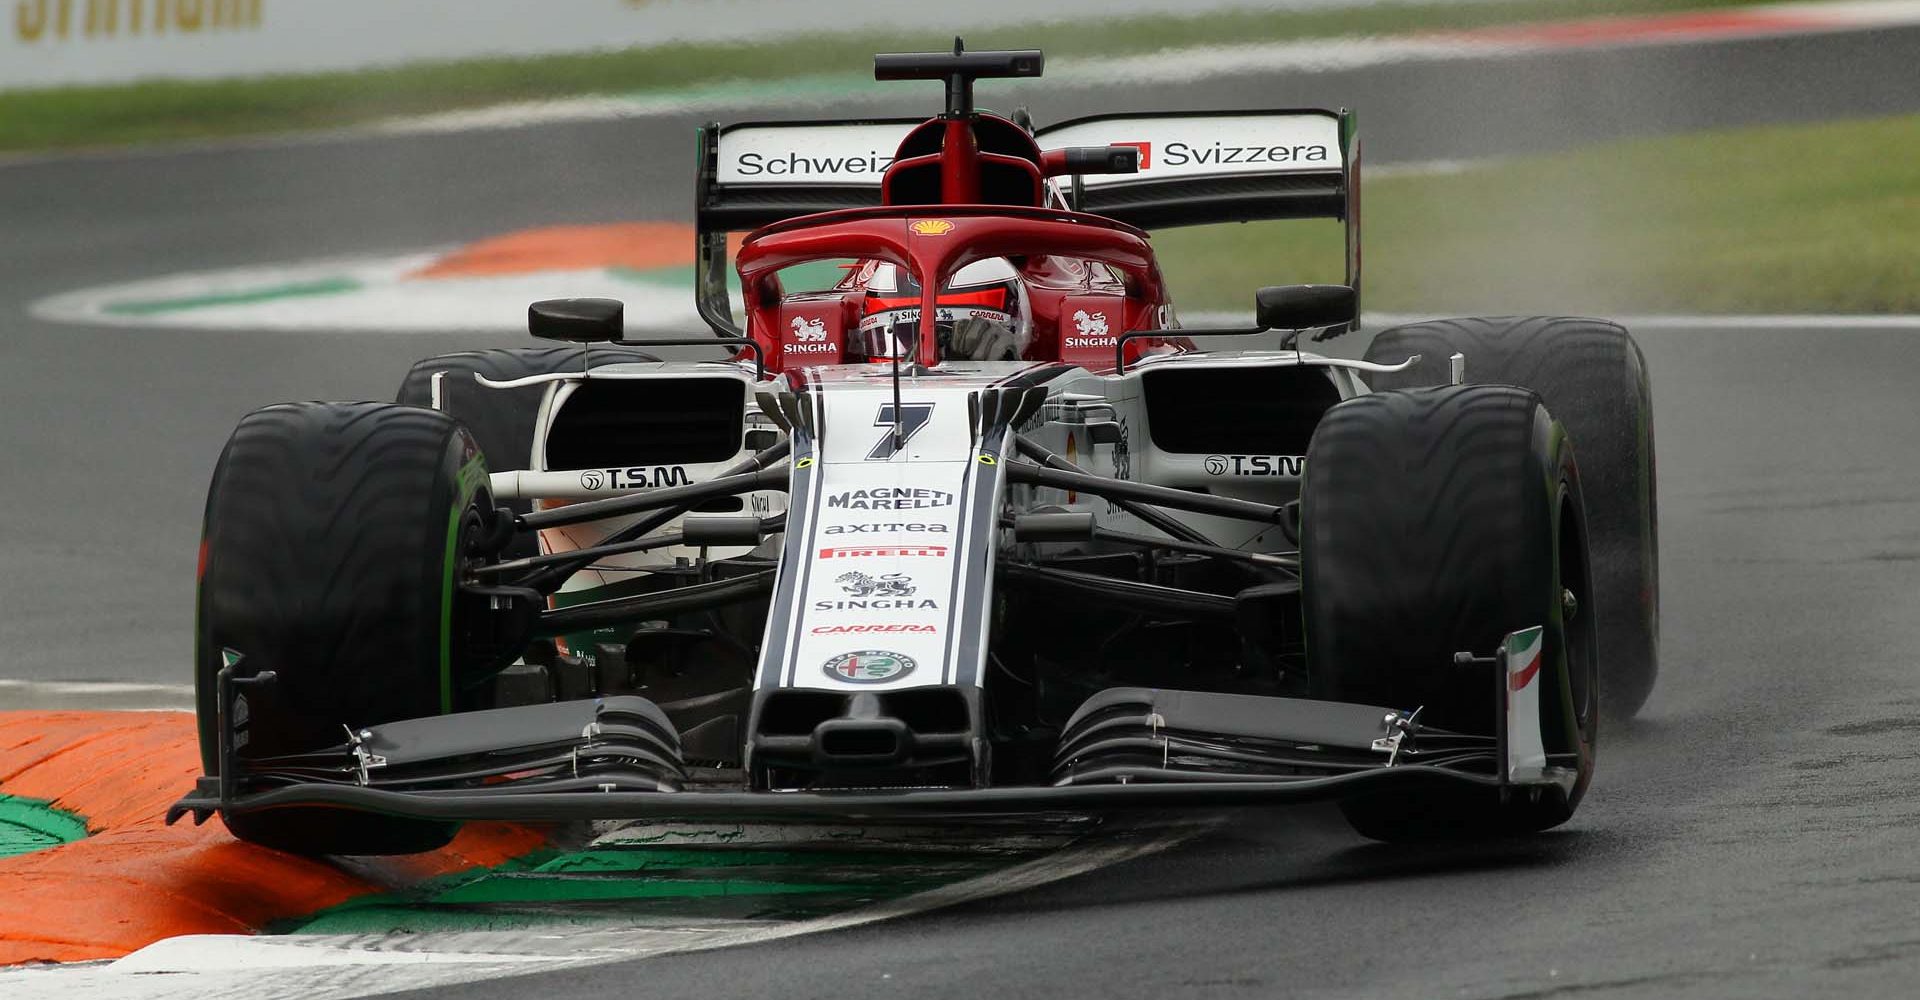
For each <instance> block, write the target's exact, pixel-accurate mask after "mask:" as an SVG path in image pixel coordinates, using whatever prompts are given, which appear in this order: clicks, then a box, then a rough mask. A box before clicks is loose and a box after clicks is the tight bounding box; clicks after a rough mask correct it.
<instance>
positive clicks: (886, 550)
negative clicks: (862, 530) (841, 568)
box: [820, 545, 947, 559]
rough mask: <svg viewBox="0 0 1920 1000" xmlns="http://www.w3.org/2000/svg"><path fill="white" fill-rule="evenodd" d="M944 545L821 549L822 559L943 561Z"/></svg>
mask: <svg viewBox="0 0 1920 1000" xmlns="http://www.w3.org/2000/svg"><path fill="white" fill-rule="evenodd" d="M946 555H947V547H946V546H944V545H880V546H875V547H873V548H864V549H821V550H820V558H822V559H859V558H861V557H863V556H895V557H898V556H934V557H936V558H941V559H944V558H946Z"/></svg>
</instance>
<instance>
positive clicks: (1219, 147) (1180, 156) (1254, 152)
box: [1141, 142, 1333, 169]
mask: <svg viewBox="0 0 1920 1000" xmlns="http://www.w3.org/2000/svg"><path fill="white" fill-rule="evenodd" d="M1164 154H1165V155H1163V156H1162V157H1161V159H1162V160H1163V161H1165V163H1166V164H1167V166H1169V167H1183V166H1186V165H1187V164H1189V163H1191V164H1194V165H1197V166H1227V165H1231V164H1240V163H1329V162H1332V160H1333V150H1331V149H1329V148H1327V147H1326V146H1321V145H1313V146H1228V145H1224V144H1222V143H1218V142H1216V143H1214V144H1213V145H1211V146H1189V145H1187V144H1186V143H1184V142H1170V143H1167V148H1166V150H1165V151H1164ZM1145 167H1146V164H1144V163H1143V164H1141V168H1142V169H1145Z"/></svg>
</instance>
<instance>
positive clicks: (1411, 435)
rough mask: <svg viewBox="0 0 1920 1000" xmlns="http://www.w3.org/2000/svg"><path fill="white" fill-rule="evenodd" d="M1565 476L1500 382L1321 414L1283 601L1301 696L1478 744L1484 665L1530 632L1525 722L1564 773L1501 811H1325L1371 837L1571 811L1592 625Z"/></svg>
mask: <svg viewBox="0 0 1920 1000" xmlns="http://www.w3.org/2000/svg"><path fill="white" fill-rule="evenodd" d="M1580 486H1581V484H1580V474H1579V472H1578V470H1577V468H1576V466H1575V465H1574V460H1573V450H1572V447H1571V445H1570V444H1569V442H1568V440H1567V437H1566V434H1565V432H1564V431H1563V430H1562V428H1561V426H1560V425H1559V424H1558V423H1557V422H1555V421H1554V420H1553V418H1552V417H1550V416H1549V415H1548V413H1547V411H1546V408H1545V407H1544V406H1542V405H1541V403H1540V398H1539V397H1538V396H1536V395H1535V394H1533V393H1532V392H1529V391H1527V390H1524V389H1518V388H1514V387H1511V386H1445V387H1440V388H1434V389H1417V390H1409V391H1404V392H1379V393H1373V394H1369V395H1363V396H1358V397H1355V398H1353V399H1350V400H1348V401H1347V402H1344V403H1341V404H1340V405H1338V406H1335V407H1334V408H1332V409H1331V410H1329V411H1327V415H1326V417H1325V418H1323V419H1322V421H1321V423H1320V426H1319V427H1318V428H1317V429H1316V430H1315V432H1314V436H1313V441H1312V444H1311V445H1310V446H1309V448H1308V452H1307V474H1306V477H1305V479H1304V481H1303V483H1302V488H1301V512H1300V514H1301V528H1300V531H1301V537H1300V560H1301V598H1302V611H1303V614H1304V617H1305V623H1306V647H1307V668H1308V672H1309V674H1310V676H1311V678H1312V683H1313V688H1314V691H1315V694H1316V696H1317V697H1322V698H1328V699H1332V700H1337V701H1347V702H1359V703H1364V704H1372V705H1383V706H1388V707H1392V708H1396V709H1400V710H1403V711H1410V710H1413V709H1416V708H1419V709H1421V710H1422V711H1421V715H1420V718H1421V720H1422V722H1424V723H1425V724H1427V725H1431V726H1437V727H1440V728H1443V729H1449V730H1454V731H1457V732H1463V733H1476V734H1492V733H1494V732H1495V729H1496V726H1497V725H1498V719H1497V715H1498V713H1497V711H1496V709H1495V706H1494V691H1495V688H1494V687H1493V685H1494V683H1495V681H1494V678H1493V677H1492V676H1491V675H1490V674H1488V673H1487V672H1486V671H1487V669H1488V668H1485V667H1477V668H1465V669H1463V668H1461V667H1458V666H1456V665H1455V664H1454V663H1453V655H1454V653H1456V652H1459V651H1463V650H1465V651H1472V652H1474V653H1478V654H1482V655H1485V654H1488V653H1491V652H1493V651H1494V650H1495V649H1497V648H1498V647H1499V645H1500V643H1501V641H1502V639H1503V638H1504V637H1505V635H1506V634H1507V633H1509V632H1513V631H1516V630H1519V629H1524V628H1528V627H1531V626H1535V625H1542V626H1545V628H1546V640H1545V642H1546V645H1545V650H1544V654H1543V662H1544V663H1545V664H1547V665H1549V666H1550V667H1551V668H1552V669H1553V671H1554V673H1553V675H1552V678H1551V679H1550V680H1549V681H1548V682H1547V683H1546V684H1545V685H1544V686H1543V688H1542V699H1543V702H1542V707H1541V717H1542V719H1543V729H1544V731H1545V732H1544V735H1545V742H1546V746H1547V749H1548V752H1549V753H1550V754H1563V755H1570V756H1568V757H1563V758H1561V760H1562V762H1563V763H1564V762H1568V761H1577V772H1578V781H1577V783H1576V784H1575V787H1574V789H1573V791H1572V792H1571V794H1568V795H1564V796H1562V795H1558V794H1552V793H1549V794H1545V795H1542V796H1541V797H1539V798H1538V799H1537V800H1535V799H1529V798H1525V797H1522V796H1514V797H1512V798H1510V799H1509V800H1508V801H1505V802H1502V801H1501V800H1500V796H1499V793H1498V792H1497V791H1495V790H1492V789H1487V790H1484V791H1482V790H1478V789H1474V790H1461V789H1455V788H1439V789H1434V790H1431V791H1423V792H1420V793H1417V794H1408V793H1406V792H1394V793H1392V794H1387V795H1375V796H1363V797H1357V798H1354V799H1350V800H1347V801H1344V802H1342V803H1341V809H1342V811H1343V812H1344V813H1345V814H1346V816H1347V819H1348V821H1349V822H1350V823H1352V825H1353V827H1354V828H1355V829H1356V830H1358V831H1359V832H1360V833H1362V834H1363V835H1365V836H1368V837H1372V838H1374V839H1376V840H1390V841H1408V840H1431V839H1446V838H1458V837H1487V836H1502V835H1508V834H1517V833H1527V832H1532V831H1536V830H1544V829H1546V828H1548V827H1552V826H1556V825H1558V824H1560V823H1563V822H1565V821H1566V820H1567V819H1568V818H1569V817H1570V816H1572V815H1573V811H1574V809H1575V808H1576V807H1577V806H1578V805H1579V802H1580V798H1581V796H1582V795H1583V794H1584V793H1585V791H1586V787H1587V783H1588V781H1589V779H1590V778H1591V777H1592V773H1593V746H1594V735H1595V730H1596V724H1597V719H1598V715H1597V708H1598V705H1597V702H1598V697H1599V692H1598V690H1597V688H1598V684H1597V678H1598V674H1597V672H1596V670H1597V661H1596V656H1595V654H1596V648H1595V635H1596V632H1595V629H1594V627H1593V623H1594V616H1593V615H1591V614H1584V615H1583V614H1581V613H1580V612H1579V611H1578V610H1576V612H1575V613H1574V615H1573V616H1572V617H1571V618H1570V619H1568V618H1566V617H1565V616H1563V602H1562V591H1563V589H1564V590H1566V591H1571V592H1572V593H1573V594H1574V606H1575V607H1576V609H1584V608H1591V607H1592V604H1591V601H1590V600H1589V598H1590V597H1591V595H1592V581H1591V576H1590V574H1589V572H1588V569H1587V564H1586V537H1585V531H1584V517H1583V513H1582V511H1583V508H1582V503H1581V495H1580Z"/></svg>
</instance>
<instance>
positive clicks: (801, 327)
mask: <svg viewBox="0 0 1920 1000" xmlns="http://www.w3.org/2000/svg"><path fill="white" fill-rule="evenodd" d="M793 339H795V340H798V341H800V342H801V343H803V344H817V343H819V342H821V341H823V340H825V339H827V324H826V321H825V320H821V319H801V318H800V317H798V316H795V317H794V318H793Z"/></svg>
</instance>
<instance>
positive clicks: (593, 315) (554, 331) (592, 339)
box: [527, 299, 626, 344]
mask: <svg viewBox="0 0 1920 1000" xmlns="http://www.w3.org/2000/svg"><path fill="white" fill-rule="evenodd" d="M625 313H626V305H625V303H622V302H621V301H620V300H619V299H543V300H541V301H539V302H535V303H534V304H532V305H530V306H528V307H527V332H529V333H531V334H533V335H534V336H536V337H539V338H540V339H541V340H565V341H569V342H571V343H575V344H594V343H600V342H603V341H612V340H619V339H620V337H621V334H622V333H623V332H624V331H625V328H626V320H625Z"/></svg>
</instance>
